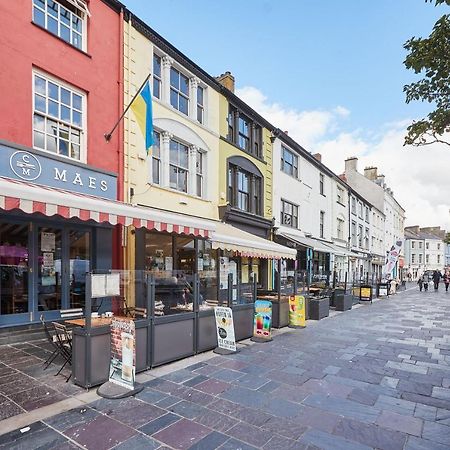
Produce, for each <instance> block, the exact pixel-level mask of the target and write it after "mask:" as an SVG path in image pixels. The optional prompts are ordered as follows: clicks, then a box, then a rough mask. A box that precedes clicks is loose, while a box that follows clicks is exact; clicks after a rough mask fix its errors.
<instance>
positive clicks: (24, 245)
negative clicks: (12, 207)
mask: <svg viewBox="0 0 450 450" xmlns="http://www.w3.org/2000/svg"><path fill="white" fill-rule="evenodd" d="M28 264H29V249H28V224H20V225H19V224H11V223H5V222H0V300H1V308H0V314H1V315H6V314H19V313H26V312H28Z"/></svg>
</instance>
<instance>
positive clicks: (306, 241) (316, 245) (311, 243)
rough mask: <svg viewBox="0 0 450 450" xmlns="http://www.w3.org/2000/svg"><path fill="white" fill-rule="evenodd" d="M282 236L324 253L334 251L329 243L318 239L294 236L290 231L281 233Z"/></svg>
mask: <svg viewBox="0 0 450 450" xmlns="http://www.w3.org/2000/svg"><path fill="white" fill-rule="evenodd" d="M280 235H281V236H284V237H285V238H286V239H289V240H291V241H293V242H294V243H296V244H299V245H302V246H303V247H309V248H312V249H313V250H315V251H317V252H322V253H333V250H332V248H331V247H328V245H331V244H328V243H325V242H322V241H318V240H317V239H313V238H309V237H299V236H294V235H292V234H289V233H280Z"/></svg>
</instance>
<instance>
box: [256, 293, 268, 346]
mask: <svg viewBox="0 0 450 450" xmlns="http://www.w3.org/2000/svg"><path fill="white" fill-rule="evenodd" d="M252 339H253V340H257V341H271V340H272V302H269V301H267V300H256V302H255V316H254V321H253V338H252Z"/></svg>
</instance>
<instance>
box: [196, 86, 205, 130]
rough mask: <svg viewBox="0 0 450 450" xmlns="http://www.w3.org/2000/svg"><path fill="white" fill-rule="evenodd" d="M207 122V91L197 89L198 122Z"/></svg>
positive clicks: (199, 87)
mask: <svg viewBox="0 0 450 450" xmlns="http://www.w3.org/2000/svg"><path fill="white" fill-rule="evenodd" d="M204 120H205V90H204V89H203V88H202V87H201V86H198V87H197V121H198V122H200V123H203V122H204Z"/></svg>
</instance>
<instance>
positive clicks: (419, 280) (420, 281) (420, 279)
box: [417, 277, 423, 292]
mask: <svg viewBox="0 0 450 450" xmlns="http://www.w3.org/2000/svg"><path fill="white" fill-rule="evenodd" d="M417 284H418V285H419V291H420V292H422V287H423V279H422V277H420V278H419V279H418V280H417Z"/></svg>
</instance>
